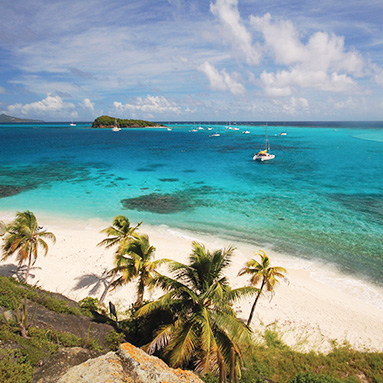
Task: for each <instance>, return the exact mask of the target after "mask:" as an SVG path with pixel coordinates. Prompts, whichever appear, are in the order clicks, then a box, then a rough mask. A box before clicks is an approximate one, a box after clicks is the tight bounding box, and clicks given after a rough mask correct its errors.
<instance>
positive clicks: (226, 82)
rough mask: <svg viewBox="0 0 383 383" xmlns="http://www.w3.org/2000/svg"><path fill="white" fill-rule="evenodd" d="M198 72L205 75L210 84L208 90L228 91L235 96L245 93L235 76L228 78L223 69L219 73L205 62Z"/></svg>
mask: <svg viewBox="0 0 383 383" xmlns="http://www.w3.org/2000/svg"><path fill="white" fill-rule="evenodd" d="M198 70H199V71H200V72H202V73H205V75H206V77H207V78H208V80H209V82H210V88H211V89H213V90H221V91H226V90H229V91H230V92H231V93H233V94H235V95H239V94H243V93H245V87H244V86H243V85H242V84H241V83H239V82H238V81H236V79H235V77H236V76H237V75H236V74H234V75H232V76H230V75H229V74H228V73H227V72H226V71H225V69H222V70H221V71H220V72H219V71H218V69H216V68H215V67H214V66H213V65H211V64H210V63H209V62H207V61H205V62H204V63H203V64H202V65H200V66H199V67H198Z"/></svg>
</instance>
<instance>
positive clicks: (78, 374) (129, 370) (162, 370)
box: [57, 343, 203, 383]
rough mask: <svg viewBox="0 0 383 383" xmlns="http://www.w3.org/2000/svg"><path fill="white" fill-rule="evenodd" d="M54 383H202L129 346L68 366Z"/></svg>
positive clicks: (122, 346)
mask: <svg viewBox="0 0 383 383" xmlns="http://www.w3.org/2000/svg"><path fill="white" fill-rule="evenodd" d="M57 382H58V383H72V382H76V383H85V382H92V383H106V382H108V383H160V382H161V383H163V382H166V383H203V382H202V380H201V379H199V378H198V377H197V375H195V374H194V373H193V372H191V371H185V370H181V369H173V368H170V367H168V366H167V364H166V363H165V362H163V361H162V360H161V359H158V358H156V357H155V356H151V355H148V354H147V353H146V352H144V351H142V350H141V349H139V348H136V347H134V346H133V345H132V344H130V343H123V344H122V345H121V346H120V347H119V349H118V351H117V352H109V353H108V354H106V355H102V356H99V357H98V358H94V359H89V360H88V361H86V362H84V363H82V364H80V365H78V366H75V367H72V368H71V369H69V371H68V372H67V373H66V374H65V375H63V376H62V377H61V378H60V379H59V380H58V381H57Z"/></svg>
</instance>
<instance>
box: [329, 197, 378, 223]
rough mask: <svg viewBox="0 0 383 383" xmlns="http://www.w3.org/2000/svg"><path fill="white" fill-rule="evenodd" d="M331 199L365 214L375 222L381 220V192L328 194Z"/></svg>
mask: <svg viewBox="0 0 383 383" xmlns="http://www.w3.org/2000/svg"><path fill="white" fill-rule="evenodd" d="M329 196H330V197H331V199H333V200H335V201H337V202H338V203H340V204H342V205H343V206H344V207H346V208H347V209H349V210H354V211H357V212H358V213H362V214H366V215H368V216H370V217H371V218H372V219H374V220H375V221H376V222H382V220H383V195H382V194H342V193H338V194H335V193H333V194H330V195H329Z"/></svg>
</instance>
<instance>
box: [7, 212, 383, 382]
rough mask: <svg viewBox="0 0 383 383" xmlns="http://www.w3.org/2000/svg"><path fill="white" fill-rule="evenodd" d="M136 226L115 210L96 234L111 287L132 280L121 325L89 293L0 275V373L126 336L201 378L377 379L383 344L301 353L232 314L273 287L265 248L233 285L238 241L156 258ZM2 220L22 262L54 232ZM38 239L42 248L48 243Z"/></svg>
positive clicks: (32, 222)
mask: <svg viewBox="0 0 383 383" xmlns="http://www.w3.org/2000/svg"><path fill="white" fill-rule="evenodd" d="M140 225H141V222H140V223H139V224H137V225H135V226H134V225H131V223H130V221H129V219H128V218H127V217H125V216H117V217H115V218H114V220H113V222H112V225H111V226H109V227H108V228H106V229H104V230H103V231H102V232H103V233H105V234H107V238H105V239H104V240H102V241H101V242H100V243H98V246H106V247H108V248H109V247H110V248H115V252H114V257H115V258H114V261H115V264H114V267H113V269H111V270H110V271H109V273H108V276H109V277H111V278H113V279H112V280H111V281H110V286H112V287H113V288H117V287H119V286H124V285H126V284H128V283H132V282H133V283H137V295H136V301H135V302H134V303H133V304H132V306H131V309H130V310H128V311H127V312H125V313H121V315H122V317H123V319H122V320H120V321H119V322H118V328H117V327H114V328H113V327H111V326H110V325H113V326H115V325H116V321H114V320H112V319H111V313H108V310H107V308H106V307H105V305H104V304H103V302H102V300H101V299H100V301H99V300H98V299H96V298H94V297H87V298H85V299H83V300H82V301H80V302H79V304H77V303H76V302H73V301H70V300H69V299H66V298H65V297H62V296H59V295H58V294H52V293H49V292H46V291H43V290H41V289H39V288H38V287H36V286H34V287H32V286H30V285H28V284H27V283H26V278H24V279H21V280H19V281H17V280H16V279H14V278H12V277H1V276H0V313H1V314H2V315H1V316H0V381H2V382H4V383H11V382H12V383H13V382H30V381H31V380H32V376H33V374H34V371H35V368H36V366H38V365H39V364H40V363H41V361H42V360H46V358H48V357H49V356H51V355H55V353H56V352H57V351H58V350H59V349H60V348H61V347H74V346H79V347H82V348H86V349H88V350H90V351H92V352H96V353H105V352H107V351H108V350H110V349H113V350H115V349H116V348H117V347H118V345H119V343H121V342H123V341H124V340H127V341H129V342H131V343H133V344H135V345H136V346H138V347H141V346H143V347H144V349H145V350H146V351H147V352H148V353H154V354H156V355H157V356H159V357H161V358H162V359H163V360H165V361H166V362H167V363H168V364H169V365H170V366H171V367H181V368H184V369H185V368H186V369H192V370H194V371H195V372H197V373H199V374H200V375H201V379H203V380H204V381H205V382H206V383H224V382H229V383H239V382H242V383H254V382H257V383H261V382H263V383H264V382H269V383H270V382H278V383H342V382H344V383H357V382H361V383H382V382H383V354H382V353H376V352H367V351H366V352H359V351H355V350H353V349H352V348H351V347H349V346H348V345H345V344H344V345H340V346H339V345H336V344H335V343H334V348H333V351H332V352H330V353H329V354H328V355H324V354H320V353H316V352H309V353H300V352H297V351H294V350H292V349H291V348H290V347H288V346H287V345H286V344H285V343H284V342H283V341H282V337H281V334H280V333H278V331H277V328H276V327H275V328H270V327H267V328H266V330H265V331H264V333H263V338H262V341H259V340H258V341H256V340H255V338H253V336H252V331H251V328H250V327H249V324H250V322H251V316H252V314H251V316H250V318H249V319H248V321H247V323H246V322H245V321H244V320H242V319H240V318H238V317H237V315H236V312H235V311H234V308H233V307H234V302H235V301H236V300H237V299H240V298H242V297H250V296H255V301H254V304H253V307H252V313H253V312H254V309H255V306H256V304H257V301H258V300H259V299H260V297H261V296H262V294H263V291H264V290H265V291H269V292H270V293H273V290H274V287H275V285H276V283H278V280H279V279H281V278H283V277H284V274H285V273H286V270H285V269H284V268H283V267H272V266H271V265H270V259H269V257H268V256H267V255H266V253H264V252H263V251H259V252H258V253H256V254H255V255H256V257H260V261H258V260H257V259H255V258H254V259H252V260H250V261H249V262H247V263H246V265H245V266H244V267H243V268H242V269H241V270H240V273H239V274H240V275H250V276H251V278H250V283H249V284H250V285H249V286H244V287H240V288H236V289H232V288H231V287H230V284H229V281H228V279H227V277H226V275H225V272H226V271H227V269H228V267H229V266H230V263H231V260H232V257H233V252H234V248H227V249H218V250H214V251H210V250H208V249H206V248H205V246H204V245H203V244H201V243H198V242H193V245H192V249H191V253H190V256H189V259H188V263H181V262H178V261H175V260H170V259H162V260H156V261H155V260H154V254H155V248H154V247H153V246H152V245H150V242H149V237H148V236H147V235H143V234H138V232H137V231H138V229H139V227H140ZM2 227H3V229H4V230H3V231H5V235H4V236H3V238H4V240H2V241H3V242H4V243H3V251H5V250H7V249H14V251H13V252H12V253H9V254H8V253H6V254H7V257H8V256H10V255H12V254H14V253H15V252H17V251H18V249H19V246H24V247H23V249H24V250H23V252H21V254H24V253H25V254H26V255H27V257H26V258H23V262H25V261H28V264H29V263H31V262H32V261H33V260H35V259H36V257H37V246H38V244H40V245H41V243H40V242H39V241H40V240H43V238H44V235H42V236H41V234H46V235H45V237H47V238H50V239H52V240H54V235H53V233H48V232H46V231H44V230H41V229H39V227H38V225H37V219H36V217H35V216H34V214H33V213H31V212H29V211H27V212H24V213H20V212H19V213H17V215H16V219H15V221H14V222H12V223H11V224H9V225H6V224H5V223H3V225H2ZM36 228H37V229H36ZM32 233H34V234H35V235H36V236H35V237H33V236H32ZM27 234H28V235H27ZM32 237H33V240H32V239H31V238H32ZM43 242H44V243H45V241H43ZM27 243H28V244H29V245H28V246H29V247H28V246H26V244H27ZM32 244H33V246H35V247H33V246H32ZM42 247H43V249H44V250H45V253H46V252H47V245H46V243H45V245H42ZM20 248H21V247H20ZM31 248H33V251H31ZM7 251H8V250H7ZM17 255H18V261H19V264H20V260H19V257H20V255H19V253H17ZM160 265H163V266H167V269H168V272H167V273H164V272H162V273H160V272H159V270H160V269H159V268H158V266H160ZM162 270H164V269H163V268H161V271H162ZM146 288H151V289H154V288H155V289H159V290H161V291H162V292H163V294H162V295H160V296H159V298H157V299H151V300H149V301H144V291H145V289H146ZM104 293H105V292H104ZM103 298H105V295H104V297H103ZM52 313H54V314H52ZM123 314H124V315H123ZM52 315H57V316H60V317H59V318H60V320H59V321H60V322H59V323H60V326H61V327H60V328H58V326H57V325H56V326H55V327H49V326H48V327H45V328H44V327H40V326H41V321H40V322H39V317H41V316H42V317H43V318H44V321H48V318H51V317H52ZM61 315H65V317H64V316H61ZM119 316H120V313H119ZM71 318H78V319H76V321H77V320H81V323H82V325H81V326H80V327H82V333H81V334H79V333H74V332H73V331H74V330H73V329H74V328H75V327H76V326H74V325H73V323H72V322H71V321H72V319H71ZM96 322H104V323H105V326H106V327H105V328H104V329H102V328H97V330H92V328H93V326H96V324H95V323H96ZM52 323H53V322H52ZM55 323H57V321H56V322H55ZM97 324H99V323H97ZM101 332H102V336H101V335H100V334H101Z"/></svg>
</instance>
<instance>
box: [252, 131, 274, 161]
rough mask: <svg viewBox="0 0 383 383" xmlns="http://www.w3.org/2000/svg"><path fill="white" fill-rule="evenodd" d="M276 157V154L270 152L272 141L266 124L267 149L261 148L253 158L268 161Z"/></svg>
mask: <svg viewBox="0 0 383 383" xmlns="http://www.w3.org/2000/svg"><path fill="white" fill-rule="evenodd" d="M273 158H275V154H271V153H270V142H269V137H268V134H267V125H266V149H264V150H260V151H259V152H258V153H256V154H254V157H253V160H255V161H262V162H263V161H268V160H272V159H273Z"/></svg>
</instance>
